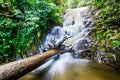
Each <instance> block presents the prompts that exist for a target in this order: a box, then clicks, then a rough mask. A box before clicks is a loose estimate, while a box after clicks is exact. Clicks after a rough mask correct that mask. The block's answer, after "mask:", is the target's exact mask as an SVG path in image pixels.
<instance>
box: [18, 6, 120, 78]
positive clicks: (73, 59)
mask: <svg viewBox="0 0 120 80" xmlns="http://www.w3.org/2000/svg"><path fill="white" fill-rule="evenodd" d="M90 19H91V15H90V11H89V8H88V7H82V8H76V9H67V10H66V14H65V15H64V23H63V27H59V26H57V27H54V28H53V29H52V30H51V32H50V33H49V34H48V35H47V37H46V39H45V42H44V43H43V44H42V46H41V48H44V49H45V50H46V51H47V50H49V49H51V48H54V47H55V44H56V43H59V41H61V40H62V39H63V38H64V37H66V36H71V37H70V38H68V39H67V40H66V41H65V42H64V43H63V45H65V46H69V47H71V48H72V50H74V51H73V52H66V53H64V54H58V55H57V60H54V57H53V58H52V60H50V61H49V62H47V63H45V64H44V65H42V66H41V67H39V68H38V69H36V70H35V71H33V72H32V74H35V73H36V72H39V73H40V72H41V71H42V70H43V69H44V68H47V72H46V73H45V74H44V76H42V78H37V79H36V78H29V80H88V79H90V80H113V79H114V80H118V78H119V77H118V75H119V74H118V73H117V74H116V73H114V72H110V71H109V70H113V69H112V68H109V67H106V66H103V65H102V66H101V65H98V64H93V63H92V62H91V61H89V60H87V59H80V58H85V57H86V55H87V53H86V52H84V51H86V50H89V47H88V43H89V42H90V40H89V38H88V34H89V32H90V28H89V27H88V26H87V25H88V23H89V21H90ZM65 48H67V47H65ZM40 51H41V52H42V49H40ZM58 56H59V58H58ZM55 57H56V56H55ZM104 67H105V68H104ZM108 71H109V72H108ZM113 71H114V70H113ZM96 73H97V75H96ZM30 75H31V74H30ZM110 75H111V76H110ZM109 76H110V77H109ZM37 77H38V76H37ZM20 80H28V79H25V78H23V79H20Z"/></svg>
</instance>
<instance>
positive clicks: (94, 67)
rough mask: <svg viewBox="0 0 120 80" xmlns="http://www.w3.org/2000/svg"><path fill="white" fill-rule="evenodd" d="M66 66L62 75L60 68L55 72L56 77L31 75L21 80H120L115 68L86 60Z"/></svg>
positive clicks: (72, 62) (75, 60)
mask: <svg viewBox="0 0 120 80" xmlns="http://www.w3.org/2000/svg"><path fill="white" fill-rule="evenodd" d="M70 61H71V60H70ZM66 65H67V66H66V68H65V69H64V73H62V74H61V73H59V68H58V72H57V71H55V73H54V75H52V74H53V73H42V74H39V73H37V74H35V73H29V74H27V75H25V76H24V77H22V78H21V79H20V80H119V78H120V76H119V75H120V72H119V71H117V70H115V69H114V68H112V67H109V66H106V65H101V64H97V63H93V62H90V61H88V60H84V59H83V60H81V59H74V60H73V61H71V62H69V64H66ZM48 72H49V71H48Z"/></svg>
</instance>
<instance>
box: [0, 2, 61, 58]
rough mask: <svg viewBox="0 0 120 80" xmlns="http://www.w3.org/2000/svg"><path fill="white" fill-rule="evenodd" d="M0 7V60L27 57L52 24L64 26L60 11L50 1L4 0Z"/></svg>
mask: <svg viewBox="0 0 120 80" xmlns="http://www.w3.org/2000/svg"><path fill="white" fill-rule="evenodd" d="M1 2H2V3H1V4H0V37H1V38H0V43H1V44H0V60H2V59H4V58H3V57H4V56H6V55H7V56H8V57H9V58H13V57H19V56H21V57H22V55H24V54H25V53H26V52H27V50H28V49H30V48H31V46H32V45H36V46H38V45H39V43H40V38H41V35H43V34H45V33H46V32H47V31H48V30H49V29H50V28H51V27H50V26H51V25H61V24H62V12H61V9H60V8H59V7H58V6H56V5H55V4H54V3H53V2H52V1H51V0H3V1H1Z"/></svg>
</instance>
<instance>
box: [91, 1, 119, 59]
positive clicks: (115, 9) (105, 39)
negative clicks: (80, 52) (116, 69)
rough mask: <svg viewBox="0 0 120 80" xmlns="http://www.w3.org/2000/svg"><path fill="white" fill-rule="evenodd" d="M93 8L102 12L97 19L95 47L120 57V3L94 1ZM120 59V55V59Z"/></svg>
mask: <svg viewBox="0 0 120 80" xmlns="http://www.w3.org/2000/svg"><path fill="white" fill-rule="evenodd" d="M92 6H94V7H97V9H98V10H100V13H99V15H98V16H97V17H96V19H95V21H94V22H95V25H94V27H95V30H96V31H95V32H93V34H94V36H93V39H94V41H95V44H94V45H93V47H95V48H100V49H102V50H103V51H105V52H106V53H114V54H115V55H117V56H118V55H119V52H120V16H119V14H120V1H118V0H92ZM118 58H119V59H120V55H119V57H118Z"/></svg>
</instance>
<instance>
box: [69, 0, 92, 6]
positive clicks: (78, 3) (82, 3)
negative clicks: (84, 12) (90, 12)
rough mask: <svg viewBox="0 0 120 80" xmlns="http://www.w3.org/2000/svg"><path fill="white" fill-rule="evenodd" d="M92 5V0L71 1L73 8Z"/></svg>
mask: <svg viewBox="0 0 120 80" xmlns="http://www.w3.org/2000/svg"><path fill="white" fill-rule="evenodd" d="M90 3H91V0H89V1H88V0H72V1H71V6H70V7H71V8H77V7H82V6H87V5H89V4H90Z"/></svg>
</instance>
